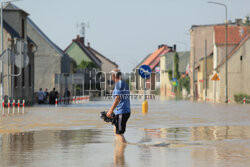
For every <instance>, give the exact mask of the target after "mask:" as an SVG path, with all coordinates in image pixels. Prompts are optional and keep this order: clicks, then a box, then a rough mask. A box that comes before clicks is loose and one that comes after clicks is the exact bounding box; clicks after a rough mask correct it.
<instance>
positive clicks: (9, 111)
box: [8, 100, 10, 115]
mask: <svg viewBox="0 0 250 167" xmlns="http://www.w3.org/2000/svg"><path fill="white" fill-rule="evenodd" d="M8 115H10V100H8Z"/></svg>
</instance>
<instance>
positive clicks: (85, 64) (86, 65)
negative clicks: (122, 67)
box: [77, 60, 97, 69]
mask: <svg viewBox="0 0 250 167" xmlns="http://www.w3.org/2000/svg"><path fill="white" fill-rule="evenodd" d="M77 68H78V69H86V68H97V65H96V64H95V63H93V62H89V61H84V60H83V61H82V62H81V63H80V64H79V65H78V66H77Z"/></svg>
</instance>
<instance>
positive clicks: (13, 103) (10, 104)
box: [2, 100, 25, 116]
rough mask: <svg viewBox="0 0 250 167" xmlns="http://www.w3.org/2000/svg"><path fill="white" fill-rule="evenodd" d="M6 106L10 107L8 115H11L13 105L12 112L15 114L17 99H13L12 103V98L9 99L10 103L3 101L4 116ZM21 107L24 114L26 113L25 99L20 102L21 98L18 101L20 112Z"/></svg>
mask: <svg viewBox="0 0 250 167" xmlns="http://www.w3.org/2000/svg"><path fill="white" fill-rule="evenodd" d="M5 106H7V107H8V108H7V109H8V110H7V111H8V115H10V112H11V107H12V114H13V115H14V114H15V108H16V101H15V100H13V102H12V103H11V102H10V100H8V103H7V104H5V103H4V102H3V103H2V116H5ZM20 107H22V114H24V111H25V100H23V103H22V104H21V103H20V100H18V102H17V109H18V114H19V113H20Z"/></svg>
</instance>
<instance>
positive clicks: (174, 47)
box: [173, 44, 176, 52]
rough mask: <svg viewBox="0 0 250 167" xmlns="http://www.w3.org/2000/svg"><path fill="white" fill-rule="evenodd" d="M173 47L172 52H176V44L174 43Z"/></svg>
mask: <svg viewBox="0 0 250 167" xmlns="http://www.w3.org/2000/svg"><path fill="white" fill-rule="evenodd" d="M173 49H174V52H176V44H174V46H173Z"/></svg>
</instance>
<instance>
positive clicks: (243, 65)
mask: <svg viewBox="0 0 250 167" xmlns="http://www.w3.org/2000/svg"><path fill="white" fill-rule="evenodd" d="M247 32H248V34H247V35H246V36H245V37H244V38H243V39H242V40H241V41H240V43H238V45H237V46H236V47H235V48H234V49H233V50H232V51H231V52H230V53H229V55H228V59H227V63H228V100H229V101H231V102H233V101H234V95H236V94H239V93H244V94H248V95H250V87H249V82H250V75H249V74H250V68H249V67H250V27H248V31H247ZM225 62H226V59H225V58H224V59H223V60H222V61H221V63H220V64H219V65H218V66H217V68H216V71H217V73H218V75H219V78H220V80H219V81H217V85H216V89H217V91H218V94H217V96H218V97H216V101H217V102H224V101H225V76H226V75H225ZM248 100H249V99H248Z"/></svg>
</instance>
